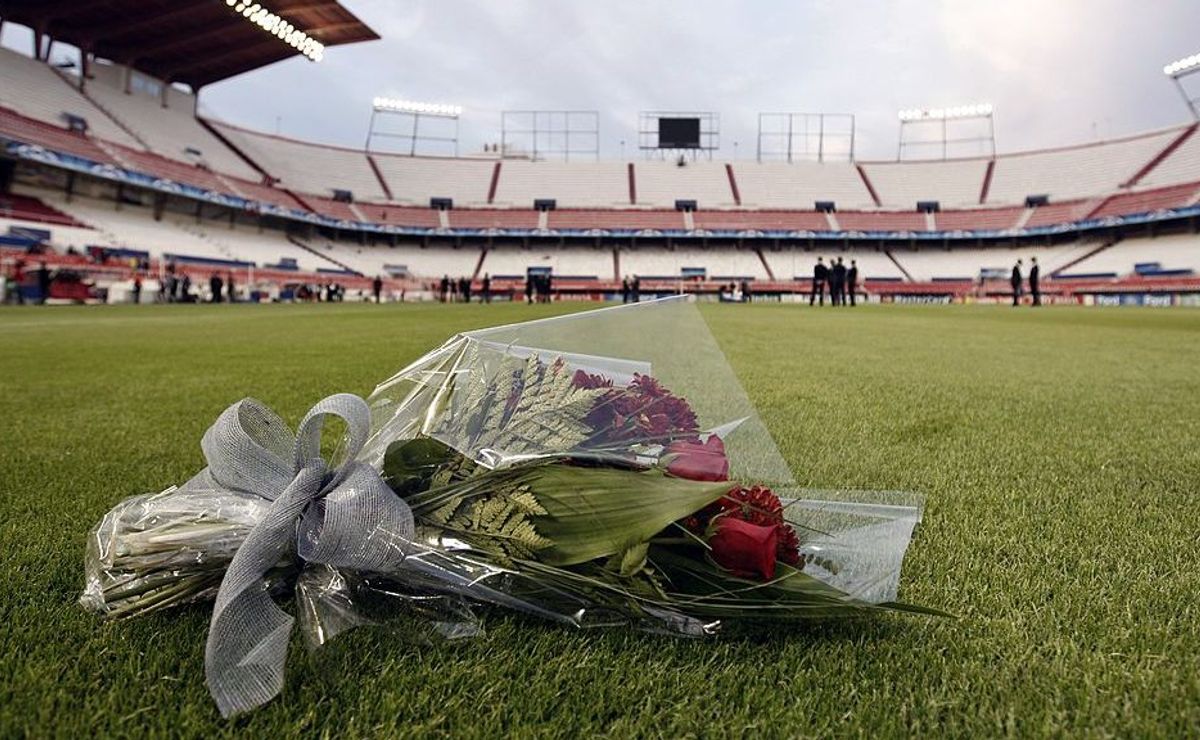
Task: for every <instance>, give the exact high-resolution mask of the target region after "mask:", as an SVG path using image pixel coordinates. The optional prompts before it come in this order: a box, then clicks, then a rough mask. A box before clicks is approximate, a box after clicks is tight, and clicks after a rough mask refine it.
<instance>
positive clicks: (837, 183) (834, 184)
mask: <svg viewBox="0 0 1200 740" xmlns="http://www.w3.org/2000/svg"><path fill="white" fill-rule="evenodd" d="M733 170H734V173H735V175H736V177H737V184H738V190H739V192H740V193H741V197H742V205H743V206H745V207H747V208H763V209H791V208H799V209H804V210H811V209H812V208H813V203H815V202H816V201H819V200H827V201H833V202H834V203H836V204H837V207H838V209H839V210H849V209H854V208H873V207H874V206H875V201H874V199H872V198H871V194H870V192H869V191H868V190H867V188H866V185H865V184H864V183H863V180H862V177H860V176H859V174H858V172H857V170H856V169H855V168H854V167H853V166H851V165H848V164H846V163H844V162H842V163H829V164H819V163H816V162H795V163H792V164H787V163H783V162H763V163H756V162H737V163H735V164H734V166H733Z"/></svg>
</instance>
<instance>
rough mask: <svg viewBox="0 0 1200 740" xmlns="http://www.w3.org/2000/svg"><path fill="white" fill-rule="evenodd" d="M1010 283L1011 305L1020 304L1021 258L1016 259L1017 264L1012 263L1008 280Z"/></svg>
mask: <svg viewBox="0 0 1200 740" xmlns="http://www.w3.org/2000/svg"><path fill="white" fill-rule="evenodd" d="M1009 282H1010V283H1011V284H1012V293H1013V305H1014V306H1019V305H1021V260H1017V264H1015V265H1013V271H1012V279H1011V280H1010V281H1009Z"/></svg>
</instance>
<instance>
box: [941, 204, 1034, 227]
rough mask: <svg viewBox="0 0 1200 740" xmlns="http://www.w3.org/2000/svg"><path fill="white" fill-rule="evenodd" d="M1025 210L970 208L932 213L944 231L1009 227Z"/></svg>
mask: <svg viewBox="0 0 1200 740" xmlns="http://www.w3.org/2000/svg"><path fill="white" fill-rule="evenodd" d="M1024 212H1025V209H1024V208H1012V207H1009V208H1003V207H1002V208H970V209H963V210H953V211H942V212H940V213H937V214H935V215H934V223H935V224H936V225H937V228H939V229H942V230H945V231H959V230H964V231H965V230H971V229H984V230H987V229H997V230H1003V229H1011V228H1013V227H1015V226H1016V225H1017V220H1018V219H1019V218H1021V215H1022V214H1023V213H1024Z"/></svg>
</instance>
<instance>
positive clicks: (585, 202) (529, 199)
mask: <svg viewBox="0 0 1200 740" xmlns="http://www.w3.org/2000/svg"><path fill="white" fill-rule="evenodd" d="M488 176H489V177H490V173H489V174H488ZM539 198H553V199H554V200H556V201H557V202H558V207H559V208H613V207H620V206H628V205H629V174H628V165H627V164H626V163H624V162H527V161H524V160H506V161H505V162H504V164H503V166H502V167H501V169H500V180H499V181H498V182H497V183H496V199H495V202H496V204H498V205H499V204H503V205H511V206H515V207H518V208H531V207H532V206H533V201H534V200H537V199H539ZM426 202H428V201H426ZM673 205H674V202H672V206H673Z"/></svg>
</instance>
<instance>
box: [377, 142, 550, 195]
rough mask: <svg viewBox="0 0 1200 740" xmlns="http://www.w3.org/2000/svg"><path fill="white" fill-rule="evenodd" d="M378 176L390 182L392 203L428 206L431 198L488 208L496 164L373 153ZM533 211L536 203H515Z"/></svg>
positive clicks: (482, 161) (389, 188)
mask: <svg viewBox="0 0 1200 740" xmlns="http://www.w3.org/2000/svg"><path fill="white" fill-rule="evenodd" d="M371 158H372V159H373V160H375V164H376V166H377V167H378V168H379V173H380V175H381V176H382V177H383V179H384V181H385V182H387V185H388V190H390V191H391V194H392V198H391V199H392V200H394V201H395V202H397V203H405V204H409V205H419V206H428V205H429V199H430V198H452V199H453V200H454V206H455V207H456V208H458V207H464V206H483V205H487V200H488V189H489V187H490V186H491V181H492V172H493V170H494V169H495V167H496V162H495V160H486V159H465V158H464V159H453V158H448V157H405V156H400V155H395V154H378V153H372V154H371ZM513 205H517V206H523V207H526V208H529V207H532V206H533V203H532V202H529V203H513Z"/></svg>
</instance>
